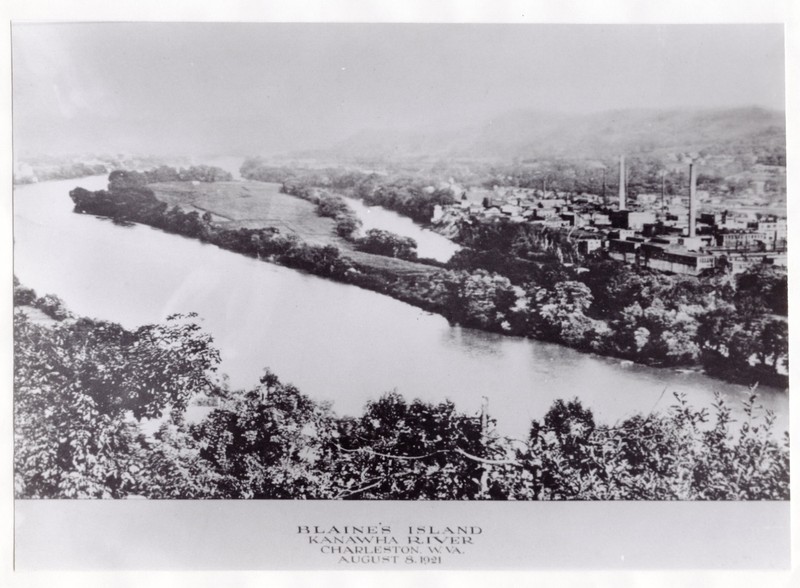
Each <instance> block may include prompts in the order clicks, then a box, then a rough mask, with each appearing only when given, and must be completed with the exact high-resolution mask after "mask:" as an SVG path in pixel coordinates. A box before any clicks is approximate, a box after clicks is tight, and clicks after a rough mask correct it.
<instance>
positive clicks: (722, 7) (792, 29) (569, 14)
mask: <svg viewBox="0 0 800 588" xmlns="http://www.w3.org/2000/svg"><path fill="white" fill-rule="evenodd" d="M0 12H1V13H2V14H3V16H5V17H7V18H5V19H4V23H5V25H6V26H5V27H0V31H2V32H0V35H2V37H0V52H1V55H2V59H0V78H2V82H0V83H2V90H3V91H2V93H0V101H2V107H3V108H4V109H5V110H4V112H5V113H6V114H7V116H5V117H2V118H1V119H0V121H1V122H0V128H1V129H2V131H3V137H4V138H5V141H4V146H5V150H3V153H4V154H6V157H4V158H3V161H2V164H0V186H2V187H3V194H2V195H3V199H2V204H0V223H2V229H0V235H2V238H3V242H2V243H3V245H2V257H0V259H2V262H1V263H2V264H3V267H4V268H10V267H11V230H10V228H11V210H10V203H11V198H10V188H11V158H10V156H9V155H8V154H10V152H11V151H10V148H11V144H10V136H11V133H10V116H8V114H9V113H10V103H11V98H10V87H9V81H10V52H9V46H10V31H9V26H8V23H9V22H10V20H12V19H13V20H15V21H25V20H36V21H41V20H45V21H75V20H88V21H109V20H116V21H118V20H140V21H141V20H164V21H243V20H255V21H277V22H290V21H295V22H327V21H331V22H558V23H566V22H573V23H601V22H602V23H622V22H639V23H704V22H739V23H747V22H784V23H785V24H786V32H785V35H786V40H787V42H786V44H787V56H786V67H787V78H786V95H787V105H794V104H800V102H798V72H800V39H798V36H799V35H800V29H798V27H800V6H798V3H796V2H792V0H783V1H782V0H752V1H750V0H747V1H741V0H740V1H733V0H702V1H701V0H670V1H669V2H644V1H636V0H597V1H591V0H586V1H579V0H554V1H541V0H540V1H530V2H522V1H505V2H501V1H498V0H495V1H493V2H477V1H465V0H461V1H458V0H451V1H436V0H428V1H424V0H402V1H395V2H392V1H388V0H385V1H375V2H364V1H360V2H359V1H357V0H338V1H333V2H332V1H323V0H313V1H312V0H295V1H293V2H291V1H287V2H254V1H248V0H228V1H225V2H222V1H220V2H211V1H209V0H205V1H202V0H200V1H189V0H186V1H183V0H181V1H177V0H117V1H114V2H108V1H107V0H106V1H99V0H98V1H95V0H92V1H89V0H87V1H70V0H60V1H59V0H6V1H5V2H4V4H3V7H2V8H0ZM787 119H788V120H787V133H788V141H789V152H788V156H789V170H790V171H789V174H788V192H789V194H790V196H789V199H788V201H789V218H790V227H794V226H795V224H796V222H795V221H796V220H797V219H796V215H797V208H798V205H797V203H795V202H794V199H795V195H794V194H795V193H796V192H797V188H798V182H797V180H796V178H795V175H794V170H797V169H800V166H798V163H800V159H799V158H798V132H797V131H798V114H797V111H796V107H792V108H788V107H787ZM790 265H791V271H790V280H789V282H790V302H791V307H792V310H791V314H790V316H792V317H794V316H795V312H796V311H797V304H796V303H794V302H793V299H796V298H797V297H796V295H795V293H796V292H798V288H797V279H798V278H797V276H798V273H797V271H796V270H797V267H796V266H797V263H796V261H795V256H793V255H790ZM4 275H6V276H8V278H9V279H10V271H6V273H5V274H4ZM9 290H10V288H8V287H6V288H0V309H1V310H0V316H2V318H0V321H1V322H0V326H2V327H3V332H4V333H9V332H10V329H9V328H6V327H7V322H6V321H8V320H9V319H8V317H10V314H11V300H10V299H11V296H10V291H9ZM795 322H796V321H795V320H792V321H791V324H792V332H793V333H794V328H795V327H794V324H795ZM792 339H793V342H792V343H794V339H795V338H794V337H793V338H792ZM8 344H9V343H8V341H6V345H8ZM6 349H8V350H9V351H10V347H6ZM795 349H796V346H795V345H794V344H792V345H791V352H790V354H791V357H792V360H791V362H790V365H791V366H796V365H797V362H796V361H795V360H796V355H797V354H796V353H795ZM10 355H11V354H10V352H7V353H4V354H2V358H0V377H2V381H3V382H5V383H7V385H6V386H3V388H2V390H3V392H5V394H4V396H3V402H4V404H3V409H2V410H0V431H2V434H1V436H0V452H2V460H3V461H2V465H3V466H4V467H3V468H2V471H3V474H4V476H3V480H2V481H3V483H2V484H0V520H2V521H4V522H5V523H6V525H5V526H4V528H3V533H2V535H0V565H2V573H3V577H2V578H0V583H4V584H6V585H9V584H10V585H14V586H109V585H126V586H138V585H155V586H178V585H187V586H223V585H239V586H245V585H246V586H250V585H253V586H255V585H259V586H263V585H270V586H272V585H292V586H299V585H309V586H311V585H314V586H317V585H325V586H328V585H332V586H345V585H346V586H373V585H375V583H376V582H380V583H381V584H382V585H385V586H399V585H415V586H416V585H420V586H422V585H436V586H456V585H457V586H464V585H473V586H483V585H485V584H487V583H489V582H492V583H494V582H502V583H503V584H509V585H520V584H527V583H529V582H536V584H537V585H538V584H541V585H547V586H550V585H557V586H564V585H570V586H583V585H587V586H597V585H609V586H618V585H621V584H626V585H630V584H634V585H641V584H644V583H646V584H647V585H664V586H673V585H687V584H691V585H703V586H706V585H711V586H717V585H724V586H752V585H756V584H758V585H762V586H763V585H775V586H789V585H791V584H792V581H793V580H794V581H796V580H797V579H798V576H797V574H796V568H797V563H796V562H798V561H800V557H798V549H797V541H794V542H793V543H794V547H793V561H794V562H795V564H794V565H793V568H792V571H791V572H778V573H749V572H734V573H724V572H702V573H698V572H681V573H669V574H654V573H633V574H630V573H616V572H614V573H611V572H609V573H591V574H587V573H573V572H559V573H553V572H544V573H517V572H513V573H512V572H502V573H498V572H464V573H461V572H459V573H447V574H440V573H436V572H427V573H416V572H413V573H404V574H380V576H377V575H375V574H369V573H355V574H350V573H347V574H345V573H342V574H339V573H337V574H329V573H326V572H323V573H285V572H271V573H244V572H243V573H236V574H229V573H225V574H223V573H188V574H166V573H138V572H137V573H130V574H127V573H126V574H120V573H113V574H109V573H101V574H96V573H95V574H87V573H69V574H51V573H36V574H19V573H17V574H13V575H12V574H9V570H10V569H11V555H12V543H11V540H12V537H13V536H12V535H11V530H12V529H11V527H10V522H11V520H12V516H13V500H12V498H13V488H12V483H11V479H10V471H11V468H10V465H11V460H10V455H11V453H10V446H11V444H10V441H11V439H10V438H11V433H10V432H11V431H12V427H11V406H12V405H11V393H10V392H11V390H10V382H11V365H10ZM795 372H796V369H795V368H794V367H793V368H792V370H791V377H792V379H794V376H795ZM796 421H797V414H796V411H793V414H792V419H791V422H792V427H791V429H792V430H797V428H796V427H795V426H794V425H795V424H796ZM792 454H793V455H800V453H798V443H797V440H796V439H793V441H792ZM793 473H794V474H797V468H796V467H793ZM793 478H794V476H793ZM797 522H798V514H797V508H796V507H794V508H793V509H792V523H793V524H792V527H793V529H797V528H798V526H797Z"/></svg>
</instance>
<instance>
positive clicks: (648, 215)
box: [610, 210, 656, 231]
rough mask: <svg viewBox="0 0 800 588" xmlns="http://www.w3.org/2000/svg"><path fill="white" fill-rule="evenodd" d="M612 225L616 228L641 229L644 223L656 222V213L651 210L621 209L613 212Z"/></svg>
mask: <svg viewBox="0 0 800 588" xmlns="http://www.w3.org/2000/svg"><path fill="white" fill-rule="evenodd" d="M610 217H611V226H612V227H614V228H616V229H633V230H636V231H641V230H642V228H643V227H644V225H646V224H649V223H654V222H656V213H655V212H653V211H651V210H646V211H633V210H619V211H613V212H611V215H610Z"/></svg>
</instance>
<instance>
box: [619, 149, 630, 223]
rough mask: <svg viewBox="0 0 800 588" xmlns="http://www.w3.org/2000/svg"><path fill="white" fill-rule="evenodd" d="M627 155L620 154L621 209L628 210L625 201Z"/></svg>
mask: <svg viewBox="0 0 800 588" xmlns="http://www.w3.org/2000/svg"><path fill="white" fill-rule="evenodd" d="M625 200H626V199H625V156H624V155H620V156H619V209H620V210H628V207H627V203H626V201H625Z"/></svg>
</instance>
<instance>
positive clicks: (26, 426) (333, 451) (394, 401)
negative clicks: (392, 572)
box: [14, 284, 789, 500]
mask: <svg viewBox="0 0 800 588" xmlns="http://www.w3.org/2000/svg"><path fill="white" fill-rule="evenodd" d="M26 296H28V297H31V296H32V297H34V299H36V298H35V293H33V291H31V290H29V289H27V288H22V287H20V286H19V285H18V284H17V285H15V299H20V300H22V299H23V298H25V297H26ZM46 298H48V296H43V297H42V299H46ZM36 300H39V299H36ZM18 308H19V307H18ZM197 320H199V317H197V316H196V315H174V316H171V317H169V318H168V319H167V320H166V322H163V323H159V324H147V325H142V326H139V327H138V328H136V329H134V330H128V329H125V328H123V327H122V326H121V325H119V324H115V323H113V322H108V321H102V320H97V319H89V318H85V317H75V318H71V319H55V320H54V321H53V322H52V323H50V324H47V325H43V324H37V323H35V322H33V321H31V320H30V319H29V318H28V316H27V313H25V312H15V314H14V335H15V337H14V345H15V349H14V351H15V358H16V364H15V373H14V400H15V411H14V433H15V439H16V442H15V455H14V458H15V495H16V497H17V498H49V499H54V498H127V497H147V498H153V499H190V498H225V499H345V498H359V499H384V500H389V499H392V500H420V499H425V500H486V499H493V500H598V499H602V500H676V499H678V500H785V499H786V498H787V496H788V491H789V485H788V481H789V472H788V469H789V447H788V436H787V435H783V436H779V435H778V434H777V433H778V432H777V431H775V430H774V424H775V423H774V419H773V418H772V417H771V416H770V415H769V414H768V413H765V412H764V411H763V410H761V409H760V408H759V407H758V406H757V404H756V395H755V394H749V395H748V397H747V399H746V400H745V412H746V414H747V415H748V421H747V422H748V424H749V425H750V426H748V427H741V428H739V427H738V426H737V425H736V422H735V421H734V419H732V418H731V411H730V410H729V409H728V407H727V406H726V404H725V402H724V401H723V400H722V399H721V398H719V399H718V400H717V404H716V405H715V410H714V411H712V413H711V419H710V422H708V423H706V418H705V410H704V409H698V408H697V407H695V406H692V405H691V404H690V403H689V402H688V401H687V398H686V396H685V395H680V394H676V395H675V398H674V401H673V402H672V404H671V407H673V409H670V410H658V411H656V410H655V407H651V408H650V410H649V411H648V412H642V413H640V414H634V415H633V416H631V417H629V418H626V419H625V420H624V421H623V422H621V423H620V422H617V423H615V424H613V425H611V424H608V423H607V422H605V421H604V420H599V419H598V420H596V417H595V413H594V412H593V411H592V410H591V409H589V408H587V407H586V406H585V405H584V404H583V403H582V402H581V401H579V400H578V399H573V400H562V399H557V400H555V401H554V402H553V403H552V404H551V405H550V406H549V408H548V409H547V410H546V412H545V413H544V416H543V418H541V419H539V418H536V419H533V420H532V421H529V422H528V426H527V432H526V433H525V434H524V435H522V436H520V438H517V439H511V438H509V437H506V436H504V435H503V434H502V433H501V432H500V431H504V430H505V427H504V426H503V423H498V424H499V425H500V431H498V430H496V428H495V420H494V419H493V418H491V416H490V414H491V413H487V409H486V404H485V402H484V403H483V405H482V408H481V411H480V418H475V416H473V415H470V414H469V413H465V412H462V409H461V408H460V407H458V408H457V405H456V404H455V403H453V402H450V401H445V402H433V403H429V402H424V401H421V400H419V399H416V400H413V401H409V400H408V399H407V398H406V397H404V396H403V395H401V394H399V393H397V392H390V393H385V394H383V395H381V396H380V397H379V398H377V399H373V400H370V401H369V402H367V403H366V405H365V406H364V407H363V409H362V410H361V411H359V412H358V413H356V414H354V415H353V416H347V417H340V416H337V414H336V413H335V412H333V411H332V409H331V406H330V405H329V403H327V402H323V401H319V400H317V399H312V398H311V397H309V396H306V395H305V394H304V393H303V392H301V391H300V390H299V389H298V388H297V387H295V386H294V385H291V384H286V383H284V382H282V381H281V379H280V378H279V377H278V376H277V375H276V374H274V373H273V372H271V371H270V370H265V371H263V372H262V375H261V377H260V379H259V383H258V384H257V385H255V386H250V387H248V388H247V389H244V390H240V389H230V388H229V387H228V386H226V385H224V382H225V377H224V376H221V375H220V374H218V366H219V363H220V357H221V356H220V352H219V350H218V349H217V348H215V347H214V346H213V344H212V342H213V339H212V337H211V335H210V334H209V333H207V332H205V331H204V330H203V329H201V327H200V326H199V325H198V324H197V323H196V322H195V321H197ZM210 399H213V402H210V404H213V405H214V406H211V407H207V410H204V411H203V414H202V415H200V416H199V418H198V420H197V421H196V422H193V423H189V422H188V420H189V419H188V415H187V408H188V407H189V406H190V405H192V404H193V403H197V402H198V401H205V402H206V403H208V401H209V400H210ZM154 419H155V420H158V421H160V424H159V426H158V431H157V432H156V433H155V434H153V435H145V434H143V433H145V430H144V428H143V425H144V423H146V422H152V421H153V420H154ZM703 423H705V424H703ZM712 430H713V433H712ZM98 440H99V442H98ZM620 447H623V448H624V451H620V450H619V448H620ZM756 457H757V459H754V458H756ZM87 464H88V465H87Z"/></svg>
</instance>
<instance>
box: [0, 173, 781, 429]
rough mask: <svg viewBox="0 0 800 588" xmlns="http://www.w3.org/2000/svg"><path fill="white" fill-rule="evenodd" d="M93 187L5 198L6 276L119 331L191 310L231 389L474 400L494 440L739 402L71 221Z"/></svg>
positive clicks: (665, 373)
mask: <svg viewBox="0 0 800 588" xmlns="http://www.w3.org/2000/svg"><path fill="white" fill-rule="evenodd" d="M76 185H82V186H84V187H85V188H88V189H99V188H103V187H105V185H106V178H105V177H95V178H86V179H82V180H68V181H57V182H47V183H42V184H35V185H29V186H22V187H18V188H16V189H15V210H14V214H15V235H14V236H15V263H16V266H15V271H16V273H17V275H18V276H19V278H20V279H21V280H22V282H23V283H25V284H26V285H28V286H30V287H32V288H34V289H36V290H37V292H39V293H40V294H44V293H54V294H57V295H58V296H60V297H62V298H63V299H64V300H65V302H66V303H67V305H68V306H69V307H70V308H71V309H72V310H73V311H74V312H75V313H76V314H79V315H87V316H94V317H98V318H102V319H107V320H113V321H116V322H119V323H121V324H123V325H125V326H126V327H135V326H137V325H141V324H146V323H152V322H157V321H163V320H164V319H165V318H166V316H167V315H169V314H171V313H175V312H191V311H195V312H197V313H199V315H200V316H201V317H202V318H203V322H202V326H203V328H204V329H206V330H207V331H208V332H210V333H211V334H212V336H213V337H214V343H215V345H217V346H218V347H219V348H220V350H221V354H222V361H223V363H222V370H223V371H224V372H226V373H228V374H229V375H230V378H231V384H232V385H233V386H234V387H249V386H252V385H254V384H256V383H257V382H258V378H259V377H260V376H261V374H262V373H263V369H264V368H265V367H269V368H270V369H272V370H273V371H275V372H276V373H277V374H278V375H279V376H280V377H281V378H282V380H283V381H285V382H292V383H294V384H295V385H296V386H297V387H298V388H300V389H301V390H303V391H304V392H305V393H307V394H309V395H310V396H312V397H314V398H316V399H318V400H329V401H331V402H333V406H334V408H335V410H336V411H337V412H338V413H339V414H357V413H359V412H360V411H361V410H362V408H363V405H364V404H365V403H366V402H367V401H368V400H370V399H375V398H376V397H377V396H378V395H379V394H381V393H383V392H386V391H389V390H392V389H394V388H396V389H397V390H398V391H399V392H400V393H402V394H404V395H405V396H406V397H407V398H409V399H412V398H421V399H423V400H425V401H429V402H440V401H442V400H444V399H445V398H449V399H451V400H453V401H454V402H455V403H456V405H457V407H458V408H459V409H460V410H463V411H464V412H467V413H473V414H474V413H477V412H478V411H479V410H480V406H481V397H482V396H486V397H488V399H489V410H490V412H491V413H492V415H493V416H494V417H496V419H497V421H498V428H499V430H500V431H502V432H503V433H506V434H510V435H515V436H522V435H524V434H525V433H526V431H527V430H528V428H529V426H530V421H531V420H532V419H534V418H537V419H541V418H542V416H543V415H544V413H545V412H546V411H547V409H548V408H549V407H550V405H551V404H552V402H553V400H555V399H557V398H572V397H579V398H580V399H581V400H582V402H583V403H584V404H585V405H586V406H588V407H590V408H592V410H594V411H595V413H596V415H597V417H598V420H600V421H607V422H614V421H616V420H618V419H622V418H625V417H627V416H632V415H633V414H636V413H637V412H648V411H650V410H651V408H652V407H653V405H654V403H655V402H656V401H657V400H658V399H659V397H660V396H661V394H662V392H663V391H664V389H665V388H666V390H667V393H666V394H664V398H663V399H662V400H661V401H660V403H659V408H665V407H666V406H668V405H669V404H670V402H671V393H672V392H673V391H682V392H686V393H687V395H688V397H689V400H690V401H691V402H692V403H693V404H694V405H697V406H710V404H711V402H712V401H713V392H714V391H720V392H721V393H723V394H724V395H725V396H726V397H727V398H729V399H731V400H733V401H734V402H735V403H736V404H737V406H736V408H737V410H738V401H740V400H743V399H744V398H746V395H747V389H746V388H745V387H743V386H735V385H732V384H727V383H724V382H721V381H718V380H714V379H711V378H708V377H706V376H704V375H702V374H695V373H688V374H682V373H678V372H675V371H671V370H659V369H653V368H647V367H645V366H629V367H623V366H621V365H620V362H619V361H618V360H613V359H608V358H602V357H597V356H593V355H590V354H582V353H579V352H577V351H574V350H571V349H566V348H564V347H559V346H557V345H550V344H545V343H540V342H536V341H530V340H526V339H521V338H513V337H504V336H502V335H497V334H492V333H483V332H479V331H474V330H471V329H465V328H461V327H453V326H451V325H449V324H448V323H447V321H446V320H445V319H444V318H442V317H440V316H437V315H431V314H429V313H426V312H424V311H422V310H419V309H417V308H414V307H412V306H409V305H407V304H404V303H401V302H398V301H396V300H393V299H391V298H388V297H386V296H381V295H378V294H375V293H373V292H369V291H366V290H362V289H359V288H356V287H354V286H349V285H344V284H338V283H335V282H331V281H327V280H323V279H321V278H318V277H315V276H311V275H307V274H303V273H301V272H297V271H294V270H290V269H287V268H283V267H280V266H276V265H272V264H268V263H264V262H260V261H257V260H255V259H251V258H248V257H245V256H242V255H237V254H234V253H231V252H228V251H223V250H221V249H219V248H217V247H215V246H213V245H208V244H202V243H200V242H198V241H193V240H190V239H185V238H182V237H178V236H176V235H169V234H166V233H163V232H161V231H158V230H155V229H151V228H149V227H145V226H133V227H128V228H125V227H119V226H116V225H114V224H113V223H110V222H101V221H99V220H97V219H96V218H94V217H93V216H90V215H79V214H74V213H73V212H72V211H71V210H72V203H71V201H70V199H69V197H68V192H69V190H70V189H72V188H74V187H75V186H76ZM760 392H761V394H762V396H761V401H762V403H764V404H765V405H766V406H768V407H770V408H772V409H773V410H775V411H776V413H777V415H778V424H779V426H780V427H781V428H786V427H788V395H787V394H786V393H785V392H783V391H778V390H772V389H766V388H762V389H761V390H760Z"/></svg>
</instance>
